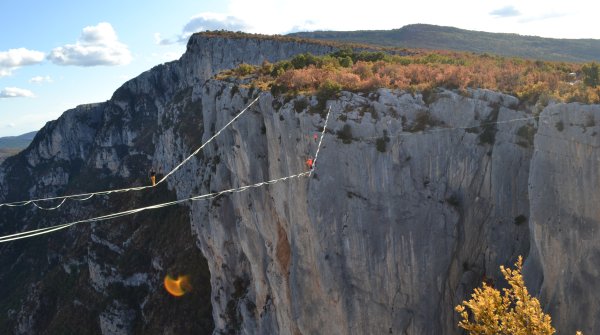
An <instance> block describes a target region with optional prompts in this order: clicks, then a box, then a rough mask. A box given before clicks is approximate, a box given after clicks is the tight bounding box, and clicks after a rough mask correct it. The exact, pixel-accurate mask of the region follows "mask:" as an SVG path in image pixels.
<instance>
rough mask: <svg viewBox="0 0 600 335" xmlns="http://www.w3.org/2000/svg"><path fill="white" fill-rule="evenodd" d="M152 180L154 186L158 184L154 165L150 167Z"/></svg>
mask: <svg viewBox="0 0 600 335" xmlns="http://www.w3.org/2000/svg"><path fill="white" fill-rule="evenodd" d="M150 181H151V182H152V186H156V171H154V167H151V168H150Z"/></svg>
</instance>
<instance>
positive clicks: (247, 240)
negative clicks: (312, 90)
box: [0, 35, 600, 335]
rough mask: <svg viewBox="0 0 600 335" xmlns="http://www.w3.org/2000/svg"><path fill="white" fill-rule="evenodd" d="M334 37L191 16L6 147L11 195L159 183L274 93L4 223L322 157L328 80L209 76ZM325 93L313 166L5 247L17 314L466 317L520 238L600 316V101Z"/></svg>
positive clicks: (223, 329) (140, 320)
mask: <svg viewBox="0 0 600 335" xmlns="http://www.w3.org/2000/svg"><path fill="white" fill-rule="evenodd" d="M332 50H333V47H331V46H326V45H322V44H311V43H305V42H302V43H301V42H298V41H291V40H275V39H268V38H252V37H245V38H238V37H233V38H232V37H226V36H213V35H195V36H193V37H192V39H191V40H190V42H189V43H188V51H187V52H186V54H185V55H184V56H182V58H181V59H180V60H179V61H176V62H171V63H167V64H164V65H161V66H158V67H156V68H154V69H152V70H150V71H148V72H145V73H143V74H142V75H140V76H139V77H138V78H136V79H133V80H131V81H130V82H128V83H126V84H125V85H123V87H121V88H120V89H118V90H117V91H116V92H115V94H114V96H113V98H112V99H111V100H109V101H107V102H105V103H102V104H94V105H86V106H80V107H78V108H76V109H73V110H71V111H68V112H66V113H65V114H64V115H63V116H62V117H61V118H60V119H59V120H57V121H53V122H52V123H50V124H48V125H47V126H46V127H45V128H44V129H42V130H41V131H40V132H39V133H38V135H37V137H36V139H35V140H34V141H33V142H32V145H31V146H30V147H29V148H28V149H26V150H25V151H23V152H22V153H20V154H19V155H17V156H15V157H12V158H9V159H7V160H6V162H5V163H4V164H3V165H2V166H1V167H0V199H1V200H2V201H14V200H20V199H25V198H29V197H32V196H44V195H54V194H63V193H76V192H80V191H90V190H100V189H109V188H117V187H123V186H131V185H142V184H145V183H147V180H146V179H147V176H146V175H147V171H148V169H149V167H150V166H154V167H160V169H161V170H159V173H164V172H166V171H170V170H171V169H172V168H173V167H174V166H175V165H176V164H177V163H179V162H180V161H181V160H182V159H183V158H184V157H186V156H187V155H188V154H189V153H190V152H192V151H193V150H194V149H195V148H197V147H198V146H199V145H200V143H203V142H205V141H206V140H208V139H209V138H210V137H211V136H212V135H213V134H214V133H215V131H216V130H218V129H220V128H221V127H223V126H224V125H225V124H226V123H227V122H229V120H231V118H232V117H233V116H235V115H236V113H238V112H239V111H240V110H241V109H243V108H244V107H245V106H246V105H247V104H248V103H249V102H250V101H251V100H252V99H253V98H254V97H256V96H259V100H258V102H257V103H256V105H254V106H253V107H251V108H250V109H249V110H248V111H247V112H246V114H244V115H243V116H242V117H240V118H239V119H238V120H237V121H236V122H235V123H233V124H232V125H231V126H230V128H228V129H227V130H226V131H224V132H223V133H222V134H221V135H220V136H218V137H217V138H216V139H215V140H214V142H212V143H211V144H209V145H208V146H206V147H205V149H204V150H203V151H202V152H201V153H200V154H198V155H197V156H195V157H194V158H193V159H191V160H190V161H189V162H188V163H187V164H186V165H185V166H184V167H183V168H182V169H181V170H179V171H178V172H177V173H175V174H173V175H172V176H171V177H170V178H169V179H168V183H167V184H161V185H160V186H159V187H157V188H156V189H152V190H151V191H150V192H140V193H133V194H121V195H113V196H111V197H110V198H95V199H92V200H91V202H87V203H82V204H80V203H78V202H77V203H76V202H69V203H67V204H66V205H65V206H64V207H63V208H62V209H61V210H62V211H61V212H58V213H55V212H52V213H51V214H49V215H48V214H47V212H41V211H36V210H30V209H10V210H9V211H8V212H3V213H6V214H2V216H0V233H12V232H14V231H20V230H24V229H32V228H35V227H37V226H44V225H50V224H56V223H63V222H64V220H65V218H66V217H68V218H69V220H71V219H72V220H75V219H77V218H83V217H91V216H97V215H98V213H99V212H100V213H101V214H105V213H107V212H116V211H119V210H124V209H129V208H132V207H140V206H145V205H149V204H155V203H160V202H165V201H170V200H173V199H175V198H178V199H184V198H188V197H190V196H194V195H198V194H205V193H209V192H214V191H219V190H224V189H230V188H235V187H239V186H244V185H250V184H254V183H258V182H262V181H267V180H271V179H276V178H280V177H284V176H289V175H295V174H298V173H301V172H304V171H306V166H305V163H304V161H305V159H306V158H307V157H308V156H313V155H314V152H315V150H316V149H317V143H316V142H315V140H314V139H313V135H314V134H320V131H321V130H322V127H323V126H324V116H325V114H326V111H327V109H325V110H323V109H322V107H321V106H322V105H321V103H320V102H319V101H317V98H316V97H311V96H297V97H284V96H273V95H272V94H271V93H269V92H258V91H257V90H256V89H254V88H252V87H249V86H248V85H246V84H245V82H243V81H240V80H236V79H229V80H216V79H210V78H211V77H212V76H213V75H214V74H215V73H216V72H218V71H219V70H221V69H225V68H230V67H234V66H236V65H237V64H239V63H241V62H245V63H251V64H260V63H262V61H263V60H269V61H276V60H278V59H282V58H289V57H291V56H293V55H294V54H297V53H300V52H307V51H308V52H311V53H315V54H320V53H326V52H329V51H332ZM327 108H331V115H330V120H329V121H330V122H329V125H328V128H327V131H326V133H325V138H324V141H323V146H322V147H321V151H320V153H319V158H318V162H317V165H316V170H315V172H314V173H313V174H312V175H311V177H310V178H308V177H298V178H293V179H290V180H286V181H283V182H278V183H275V184H271V185H265V186H262V187H259V188H252V189H248V190H246V191H243V192H239V193H232V194H225V195H222V196H219V197H217V198H213V199H208V200H202V201H194V202H189V203H186V204H185V205H184V206H179V207H173V208H168V209H161V210H158V211H156V212H152V213H149V214H145V213H141V214H138V215H136V216H131V217H128V218H123V219H117V220H113V221H109V222H96V223H93V224H91V225H88V226H77V227H74V228H72V229H70V230H67V231H63V232H58V233H56V234H53V235H48V236H44V237H39V238H36V239H31V240H29V241H25V242H22V243H12V244H3V245H0V264H1V266H0V282H1V283H2V284H3V285H0V306H2V307H3V308H2V309H0V310H1V311H6V312H5V313H2V314H1V315H0V332H2V333H32V332H37V333H43V332H46V333H61V332H64V331H65V329H69V330H70V331H76V332H78V333H98V334H100V333H102V334H109V333H110V334H114V333H123V334H130V333H164V334H181V333H208V332H211V331H213V332H214V333H215V334H230V333H233V334H294V335H296V334H314V333H323V334H389V333H392V334H458V333H460V332H459V330H458V329H457V327H456V323H457V319H456V315H455V312H454V311H453V307H454V306H455V305H456V304H458V303H459V302H460V301H461V300H463V299H465V298H466V297H467V296H468V294H469V293H470V292H471V291H472V289H473V288H474V287H475V286H477V285H479V283H481V281H482V280H483V279H484V278H486V279H488V280H495V281H497V284H498V285H499V286H502V282H500V281H499V279H500V278H501V276H500V274H499V270H498V267H499V266H500V265H508V264H511V263H513V262H514V261H515V259H516V258H517V256H518V255H524V256H525V258H526V266H525V270H526V274H527V280H528V283H529V285H530V287H531V288H532V291H533V292H536V293H539V295H540V297H541V300H542V303H543V304H544V306H545V308H546V309H547V310H548V311H550V313H551V314H552V315H553V316H554V320H555V325H556V326H557V328H558V329H559V331H560V332H563V331H568V332H570V333H573V331H572V330H573V329H574V328H575V327H578V328H581V329H582V330H584V331H585V332H586V333H594V332H595V331H597V330H599V328H598V326H597V325H596V324H595V323H594V321H593V318H592V317H589V316H586V315H588V314H586V313H590V314H589V315H594V313H595V312H596V311H597V310H598V308H599V307H597V299H595V298H594V297H593V295H590V294H586V293H587V292H591V291H592V290H593V289H594V288H596V287H598V286H599V285H598V284H600V283H597V282H596V281H597V280H596V277H597V276H596V275H595V271H594V267H593V265H594V264H595V263H594V262H593V260H594V259H595V258H594V257H595V255H596V250H597V249H598V247H596V245H598V243H596V242H595V240H594V236H595V235H594V231H595V229H596V227H597V226H598V222H599V220H598V219H599V215H598V213H596V212H595V211H594V208H596V206H595V205H594V204H595V203H596V200H597V199H596V197H595V195H594V192H593V190H594V187H595V186H597V184H598V183H597V180H598V174H597V172H596V166H597V164H596V162H597V158H598V157H596V156H597V155H596V153H595V146H596V145H597V144H596V143H597V135H596V131H597V126H596V124H595V123H596V121H597V119H598V116H599V115H600V114H599V113H600V107H598V106H582V105H578V104H555V105H550V106H548V107H546V108H545V109H544V110H543V111H542V113H541V116H540V117H539V119H538V118H537V116H534V115H532V112H531V111H529V110H528V109H526V108H524V107H523V106H521V105H520V104H519V101H518V100H517V99H516V98H514V97H511V96H508V95H504V94H500V93H496V92H491V91H486V90H471V91H469V92H462V93H461V92H455V91H451V90H443V89H439V90H437V91H433V92H425V93H423V94H420V93H419V94H411V93H407V92H401V91H391V90H386V89H380V90H378V91H376V92H370V93H350V92H342V93H341V94H340V95H339V96H338V97H336V98H335V99H332V100H329V101H328V102H327ZM536 113H537V109H536ZM57 221H58V222H57ZM166 274H174V275H176V274H187V275H189V277H190V278H192V279H191V280H192V286H193V287H194V289H193V291H192V293H190V294H189V295H186V296H184V297H182V298H181V299H176V298H173V297H170V296H168V295H167V294H166V293H165V292H164V290H163V289H162V279H163V278H164V276H165V275H166ZM209 274H210V277H209ZM209 299H210V300H209ZM207 301H210V302H211V304H208V303H207ZM582 309H585V311H586V312H585V313H582V312H581V310H582ZM208 316H211V317H208ZM213 329H214V330H213Z"/></svg>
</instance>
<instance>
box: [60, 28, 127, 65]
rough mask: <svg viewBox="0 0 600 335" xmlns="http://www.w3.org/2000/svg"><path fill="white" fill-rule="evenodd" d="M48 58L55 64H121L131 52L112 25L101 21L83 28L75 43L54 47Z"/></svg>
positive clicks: (125, 62) (124, 62)
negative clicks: (120, 40)
mask: <svg viewBox="0 0 600 335" xmlns="http://www.w3.org/2000/svg"><path fill="white" fill-rule="evenodd" d="M48 59H49V60H50V61H51V62H53V63H54V64H57V65H77V66H97V65H122V64H128V63H129V62H130V61H131V53H130V52H129V49H128V47H127V45H125V44H123V43H121V42H119V39H118V38H117V33H116V32H115V30H114V29H113V27H112V25H111V24H110V23H107V22H101V23H98V25H96V26H89V27H85V28H83V32H82V33H81V36H80V37H79V40H78V41H77V42H76V43H75V44H67V45H65V46H62V47H58V48H54V49H53V50H52V51H51V52H50V54H49V55H48Z"/></svg>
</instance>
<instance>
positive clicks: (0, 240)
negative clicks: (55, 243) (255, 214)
mask: <svg viewBox="0 0 600 335" xmlns="http://www.w3.org/2000/svg"><path fill="white" fill-rule="evenodd" d="M309 175H310V171H306V172H302V173H298V174H294V175H290V176H286V177H281V178H277V179H272V180H269V181H263V182H260V183H256V184H252V185H246V186H242V187H238V188H231V189H228V190H224V191H220V192H213V193H208V194H203V195H199V196H194V197H190V198H186V199H180V200H174V201H169V202H164V203H160V204H156V205H152V206H146V207H141V208H135V209H130V210H126V211H122V212H117V213H112V214H107V215H103V216H98V217H95V218H91V219H85V220H79V221H73V222H69V223H63V224H59V225H55V226H51V227H46V228H40V229H35V230H30V231H26V232H21V233H16V234H11V235H5V236H2V237H0V243H4V242H10V241H15V240H20V239H24V238H29V237H34V236H38V235H43V234H48V233H52V232H55V231H58V230H62V229H65V228H69V227H71V226H73V225H76V224H79V223H90V222H97V221H105V220H109V219H115V218H118V217H122V216H126V215H131V214H136V213H139V212H143V211H147V210H151V209H158V208H163V207H168V206H173V205H177V204H180V203H183V202H187V201H198V200H209V199H213V198H216V197H218V196H220V195H222V194H226V193H239V192H243V191H246V190H249V189H251V188H257V187H261V186H264V185H272V184H275V183H278V182H280V181H285V180H288V179H293V178H301V177H306V176H309Z"/></svg>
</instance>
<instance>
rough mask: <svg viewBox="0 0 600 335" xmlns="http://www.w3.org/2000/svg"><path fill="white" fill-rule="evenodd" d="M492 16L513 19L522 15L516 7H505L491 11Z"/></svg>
mask: <svg viewBox="0 0 600 335" xmlns="http://www.w3.org/2000/svg"><path fill="white" fill-rule="evenodd" d="M490 15H492V16H495V17H511V16H519V15H521V13H520V12H519V11H518V10H517V9H516V8H515V7H514V6H505V7H502V8H498V9H495V10H493V11H491V12H490Z"/></svg>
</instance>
